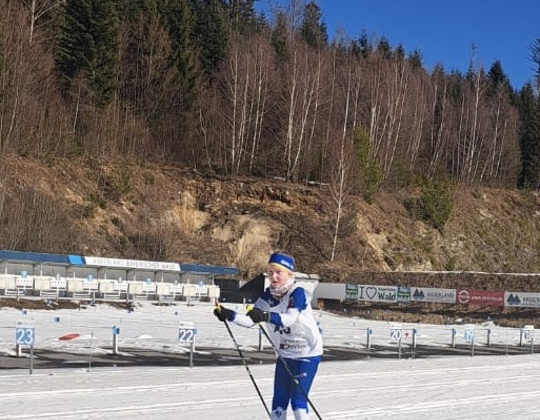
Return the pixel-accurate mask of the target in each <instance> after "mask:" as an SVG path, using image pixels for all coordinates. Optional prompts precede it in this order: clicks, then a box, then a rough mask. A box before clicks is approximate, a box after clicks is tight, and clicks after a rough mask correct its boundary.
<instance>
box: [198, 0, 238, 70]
mask: <svg viewBox="0 0 540 420" xmlns="http://www.w3.org/2000/svg"><path fill="white" fill-rule="evenodd" d="M191 9H192V11H193V14H194V17H195V24H194V26H193V31H192V38H193V39H194V40H195V43H196V45H197V47H198V49H199V51H200V62H201V67H202V70H203V72H204V74H205V76H206V77H208V78H212V76H213V75H214V74H215V73H216V72H217V71H218V70H219V67H220V66H221V63H222V62H223V59H224V58H225V56H226V54H227V43H228V40H229V30H228V25H227V20H226V9H225V6H224V5H223V3H222V2H221V1H220V0H191Z"/></svg>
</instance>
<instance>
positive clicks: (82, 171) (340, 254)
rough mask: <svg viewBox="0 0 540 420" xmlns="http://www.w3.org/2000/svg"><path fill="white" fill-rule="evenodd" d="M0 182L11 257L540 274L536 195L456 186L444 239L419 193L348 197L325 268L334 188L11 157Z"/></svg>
mask: <svg viewBox="0 0 540 420" xmlns="http://www.w3.org/2000/svg"><path fill="white" fill-rule="evenodd" d="M1 177H2V178H1V186H2V201H1V203H2V207H1V208H0V210H1V212H2V221H3V224H2V231H1V236H0V238H1V246H2V248H6V249H18V250H32V251H39V252H53V253H78V254H82V255H94V256H114V257H120V258H136V259H152V260H162V261H179V262H197V263H203V264H218V265H232V266H237V267H239V268H240V269H241V272H242V275H243V277H245V278H247V279H249V278H251V277H252V276H254V275H256V274H257V273H259V272H260V271H261V270H263V269H264V266H265V263H266V258H267V255H268V254H269V253H270V252H271V251H272V250H274V249H281V250H286V251H288V252H290V253H292V254H293V255H294V256H295V257H296V258H297V266H298V269H299V271H303V272H307V273H318V274H320V275H321V276H322V278H323V279H325V280H332V281H349V280H354V275H355V273H357V272H366V271H375V272H379V271H383V272H386V271H427V270H447V269H452V270H458V271H488V272H492V271H495V272H536V271H539V261H538V252H539V249H540V231H539V230H538V223H539V221H538V218H539V212H538V196H537V194H535V193H523V192H517V191H507V190H496V189H487V188H474V189H459V190H456V191H455V192H454V208H453V212H452V215H451V218H450V220H449V221H448V223H447V224H446V226H445V228H444V230H443V232H442V233H441V232H439V231H437V230H435V229H433V228H431V227H430V226H428V225H426V224H425V223H423V222H421V221H419V220H416V219H415V218H414V217H413V216H412V215H411V214H410V213H409V212H408V211H407V203H408V202H410V201H411V200H412V199H414V196H415V191H412V192H411V191H398V192H381V193H379V194H378V195H377V196H376V197H375V199H374V200H373V202H372V203H371V204H368V203H366V202H365V201H362V200H360V199H359V197H350V198H349V199H348V205H349V207H354V208H355V209H356V210H357V211H356V213H354V219H353V220H352V221H351V223H349V225H348V228H347V230H346V231H344V232H342V233H341V234H340V238H339V240H338V244H337V249H336V257H335V259H334V261H330V255H331V244H332V238H333V236H332V232H333V220H334V218H335V207H333V205H332V200H331V198H330V197H331V193H330V187H329V186H309V185H303V184H294V183H286V182H283V181H280V180H270V179H259V178H242V177H225V176H217V175H202V174H200V173H197V172H196V171H191V170H184V169H179V168H171V167H156V166H145V165H137V164H126V163H122V164H120V163H117V162H114V161H111V162H106V161H99V162H98V161H69V160H58V161H54V162H51V163H49V164H48V165H43V164H40V163H38V162H36V161H32V160H27V159H22V158H20V157H16V156H11V157H10V158H9V159H6V160H5V161H4V164H3V166H2V172H1Z"/></svg>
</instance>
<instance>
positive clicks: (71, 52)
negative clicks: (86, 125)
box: [56, 0, 118, 106]
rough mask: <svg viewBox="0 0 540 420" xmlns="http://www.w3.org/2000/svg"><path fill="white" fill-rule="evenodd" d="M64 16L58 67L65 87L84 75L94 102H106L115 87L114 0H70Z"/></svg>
mask: <svg viewBox="0 0 540 420" xmlns="http://www.w3.org/2000/svg"><path fill="white" fill-rule="evenodd" d="M61 18H62V24H61V26H60V33H59V37H58V40H57V44H56V69H57V71H58V73H59V75H60V79H61V81H62V86H63V88H64V91H65V92H66V91H67V90H68V89H70V88H71V85H72V83H73V81H74V79H75V78H76V77H81V78H82V79H84V80H86V81H87V83H88V86H89V87H90V92H89V93H90V95H91V97H92V99H93V100H94V101H95V103H96V104H97V105H99V106H103V105H105V104H107V103H108V102H109V101H110V100H111V99H112V97H113V94H114V91H115V89H116V71H117V69H116V50H117V30H118V21H117V14H116V8H115V5H114V1H113V0H71V1H67V2H66V3H65V6H64V8H63V10H62V13H61Z"/></svg>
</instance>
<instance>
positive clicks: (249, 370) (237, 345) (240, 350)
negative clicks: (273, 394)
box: [223, 321, 272, 419]
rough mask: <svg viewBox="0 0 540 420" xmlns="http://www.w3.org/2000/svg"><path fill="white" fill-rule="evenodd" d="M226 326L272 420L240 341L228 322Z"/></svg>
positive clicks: (225, 322)
mask: <svg viewBox="0 0 540 420" xmlns="http://www.w3.org/2000/svg"><path fill="white" fill-rule="evenodd" d="M223 323H224V324H225V327H227V331H228V332H229V335H230V336H231V339H232V341H233V342H234V345H235V347H236V350H237V351H238V354H239V355H240V359H241V360H242V364H243V365H244V367H245V368H246V371H247V373H248V375H249V378H250V379H251V382H253V386H254V387H255V389H256V390H257V394H258V395H259V398H260V399H261V402H262V404H263V406H264V409H265V411H266V414H268V417H269V418H270V419H271V418H272V414H271V413H270V410H269V409H268V406H267V405H266V402H265V401H264V398H263V396H262V394H261V390H260V389H259V386H258V385H257V382H256V381H255V378H254V377H253V374H252V373H251V369H250V368H249V365H248V364H247V361H246V358H245V357H244V353H242V349H241V348H240V345H239V344H238V341H236V338H235V336H234V334H233V332H232V330H231V327H230V325H229V323H228V322H227V321H223Z"/></svg>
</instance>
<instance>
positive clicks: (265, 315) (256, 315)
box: [247, 308, 270, 324]
mask: <svg viewBox="0 0 540 420" xmlns="http://www.w3.org/2000/svg"><path fill="white" fill-rule="evenodd" d="M247 316H249V317H250V318H251V319H252V320H253V322H254V323H256V324H258V323H259V322H268V321H270V313H269V312H264V311H261V310H260V309H259V308H253V309H252V310H251V311H249V312H248V313H247Z"/></svg>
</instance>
